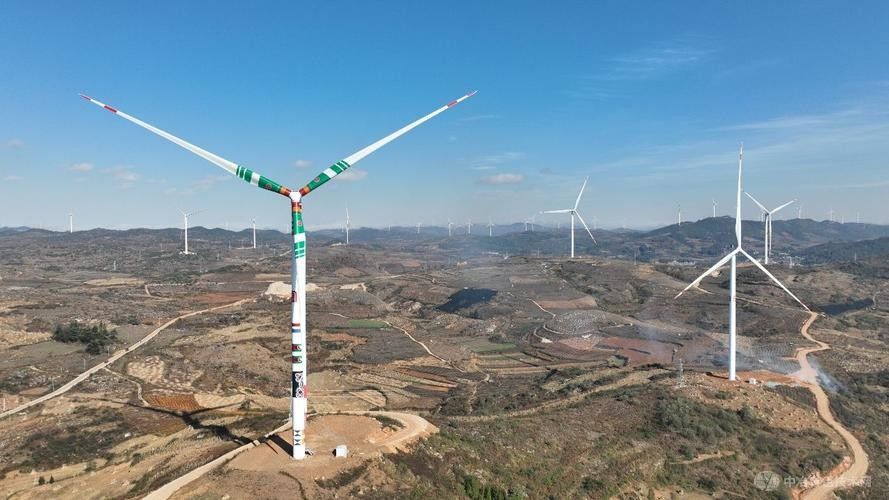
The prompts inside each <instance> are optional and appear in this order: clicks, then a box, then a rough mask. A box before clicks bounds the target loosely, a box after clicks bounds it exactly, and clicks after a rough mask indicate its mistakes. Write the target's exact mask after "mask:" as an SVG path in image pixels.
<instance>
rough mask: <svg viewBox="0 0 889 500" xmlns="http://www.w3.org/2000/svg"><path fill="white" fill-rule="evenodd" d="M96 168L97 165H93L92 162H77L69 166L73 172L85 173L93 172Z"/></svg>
mask: <svg viewBox="0 0 889 500" xmlns="http://www.w3.org/2000/svg"><path fill="white" fill-rule="evenodd" d="M94 168H96V167H95V166H93V164H92V163H86V162H83V163H75V164H74V165H71V166H70V167H68V170H71V171H72V172H80V173H85V172H91V171H92V170H93V169H94Z"/></svg>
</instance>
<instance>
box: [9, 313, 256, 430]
mask: <svg viewBox="0 0 889 500" xmlns="http://www.w3.org/2000/svg"><path fill="white" fill-rule="evenodd" d="M251 300H253V299H241V300H238V301H235V302H232V303H230V304H223V305H221V306H216V307H211V308H209V309H202V310H200V311H193V312H190V313H186V314H183V315H180V316H177V317H175V318H173V319H171V320H170V321H167V322H166V323H164V324H163V325H161V326H159V327H157V328H156V329H154V330H153V331H152V332H151V333H149V334H148V335H146V336H145V337H144V338H143V339H142V340H140V341H138V342H136V343H135V344H133V345H131V346H129V347H127V348H126V349H121V350H119V351H117V352H115V353H114V354H112V355H111V357H110V358H108V359H107V360H105V361H103V362H101V363H99V364H98V365H96V366H93V367H92V368H89V369H88V370H86V371H85V372H83V373H81V374H80V375H78V376H76V377H74V379H72V380H71V381H69V382H68V383H67V384H65V385H63V386H61V387H59V388H58V389H56V390H55V391H53V392H50V393H49V394H44V395H43V396H40V397H39V398H36V399H32V400H31V401H28V402H27V403H24V404H21V405H19V406H17V407H15V408H13V409H11V410H8V411H5V412H3V413H0V419H2V418H5V417H8V416H11V415H15V414H16V413H19V412H21V411H24V410H27V409H28V408H31V407H33V406H37V405H39V404H41V403H44V402H46V401H49V400H50V399H52V398H54V397H57V396H60V395H62V394H65V393H66V392H68V391H70V390H71V389H73V388H74V387H76V386H77V385H78V384H80V383H81V382H83V381H84V380H86V379H88V378H89V377H90V375H92V374H94V373H96V372H97V371H99V370H102V369H104V368H106V367H108V366H111V365H112V364H113V363H114V362H115V361H117V360H118V359H120V358H122V357H124V356H126V355H127V354H129V353H131V352H133V351H135V350H136V349H138V348H140V347H142V346H143V345H145V344H146V343H148V342H150V341H151V339H153V338H154V337H156V336H157V334H159V333H160V332H162V331H164V330H166V329H167V328H169V327H170V326H172V325H174V324H175V323H176V322H177V321H179V320H182V319H185V318H190V317H192V316H197V315H198V314H203V313H207V312H213V311H218V310H220V309H225V308H228V307H234V306H239V305H241V304H243V303H245V302H248V301H251Z"/></svg>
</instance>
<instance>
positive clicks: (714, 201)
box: [713, 200, 717, 219]
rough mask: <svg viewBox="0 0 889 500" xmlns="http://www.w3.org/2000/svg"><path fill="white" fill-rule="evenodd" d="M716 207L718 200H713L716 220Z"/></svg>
mask: <svg viewBox="0 0 889 500" xmlns="http://www.w3.org/2000/svg"><path fill="white" fill-rule="evenodd" d="M716 205H717V203H716V200H713V218H714V219H715V218H716Z"/></svg>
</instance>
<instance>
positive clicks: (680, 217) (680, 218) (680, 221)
mask: <svg viewBox="0 0 889 500" xmlns="http://www.w3.org/2000/svg"><path fill="white" fill-rule="evenodd" d="M677 225H678V226H681V225H682V205H679V223H678V224H677Z"/></svg>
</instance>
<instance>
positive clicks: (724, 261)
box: [673, 249, 739, 299]
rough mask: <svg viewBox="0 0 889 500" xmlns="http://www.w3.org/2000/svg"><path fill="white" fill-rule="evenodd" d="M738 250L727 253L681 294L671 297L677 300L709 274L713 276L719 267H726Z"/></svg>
mask: <svg viewBox="0 0 889 500" xmlns="http://www.w3.org/2000/svg"><path fill="white" fill-rule="evenodd" d="M738 250H739V249H735V250H732V251H731V252H729V253H727V254H726V255H725V257H723V258H722V259H720V260H719V262H717V263H716V264H713V267H711V268H710V269H707V270H706V271H704V274H702V275H700V276H698V279H696V280H694V281H692V282H691V283H689V285H688V286H687V287H685V288H683V289H682V291H681V292H679V293H677V294H676V296H675V297H673V299H678V298H679V296H680V295H682V294H683V293H685V292H687V291H688V290H689V289H690V288H691V287H694V286H697V285H698V283H700V282H701V280H703V279H704V278H706V277H707V276H710V275H711V274H713V272H714V271H716V270H717V269H719V268H720V267H722V266H724V265H726V264H727V263H728V261H730V260H731V259H732V255H735V254H736V253H738Z"/></svg>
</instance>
